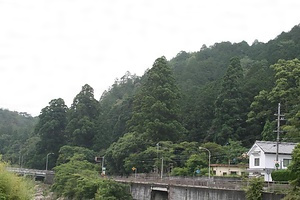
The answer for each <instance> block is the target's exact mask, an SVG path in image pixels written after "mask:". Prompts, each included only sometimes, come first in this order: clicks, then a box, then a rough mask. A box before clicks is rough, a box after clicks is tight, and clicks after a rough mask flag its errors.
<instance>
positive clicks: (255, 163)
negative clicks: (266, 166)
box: [254, 158, 259, 166]
mask: <svg viewBox="0 0 300 200" xmlns="http://www.w3.org/2000/svg"><path fill="white" fill-rule="evenodd" d="M254 166H259V158H254Z"/></svg>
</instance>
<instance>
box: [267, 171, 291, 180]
mask: <svg viewBox="0 0 300 200" xmlns="http://www.w3.org/2000/svg"><path fill="white" fill-rule="evenodd" d="M271 176H272V180H273V181H290V180H294V179H296V178H297V177H296V176H295V174H294V173H292V172H291V171H290V170H286V169H280V170H274V171H273V172H272V174H271Z"/></svg>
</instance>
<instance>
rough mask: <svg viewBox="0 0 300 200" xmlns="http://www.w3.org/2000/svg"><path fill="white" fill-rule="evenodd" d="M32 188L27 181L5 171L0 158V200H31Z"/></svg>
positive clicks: (4, 165)
mask: <svg viewBox="0 0 300 200" xmlns="http://www.w3.org/2000/svg"><path fill="white" fill-rule="evenodd" d="M32 197H33V187H32V184H30V182H29V181H28V180H26V179H25V178H23V177H18V176H17V175H15V174H13V173H10V172H8V171H7V170H6V164H5V163H3V162H1V157H0V199H4V200H18V199H22V200H31V199H32Z"/></svg>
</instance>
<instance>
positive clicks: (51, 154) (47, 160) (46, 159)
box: [46, 153, 54, 171]
mask: <svg viewBox="0 0 300 200" xmlns="http://www.w3.org/2000/svg"><path fill="white" fill-rule="evenodd" d="M53 154H54V153H48V154H47V156H46V171H47V170H48V157H49V155H53Z"/></svg>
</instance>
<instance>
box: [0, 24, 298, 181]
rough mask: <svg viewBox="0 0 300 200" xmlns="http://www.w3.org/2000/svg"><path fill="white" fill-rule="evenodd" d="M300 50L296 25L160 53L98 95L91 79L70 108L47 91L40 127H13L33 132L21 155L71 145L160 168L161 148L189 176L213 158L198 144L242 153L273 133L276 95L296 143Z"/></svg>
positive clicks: (222, 159)
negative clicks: (267, 35)
mask: <svg viewBox="0 0 300 200" xmlns="http://www.w3.org/2000/svg"><path fill="white" fill-rule="evenodd" d="M145 53H146V52H145ZM299 59H300V26H299V25H298V26H295V27H294V28H292V30H291V31H290V32H287V33H284V32H283V33H281V34H280V35H279V36H278V37H277V38H275V39H273V40H270V41H269V42H268V43H261V42H259V41H254V42H253V44H251V45H249V44H247V43H246V42H244V41H243V42H240V43H234V44H232V43H230V42H222V43H216V44H214V45H212V46H210V47H207V46H206V45H203V46H202V47H201V49H200V50H199V51H197V52H185V51H181V52H179V53H178V54H177V55H176V56H175V57H174V58H172V59H171V60H169V61H168V60H166V58H165V57H161V58H158V59H156V60H155V61H154V64H153V67H152V68H150V69H148V70H147V71H146V72H145V74H144V75H143V76H142V77H138V76H136V75H133V74H130V73H129V72H127V73H126V74H125V75H124V76H123V77H122V78H120V79H118V80H116V81H115V83H114V84H113V85H112V86H111V87H110V88H109V89H108V90H107V91H105V92H104V93H103V94H102V96H101V98H100V99H99V100H96V99H95V98H94V90H93V88H92V87H91V86H90V85H88V84H86V85H84V86H83V87H82V89H81V91H80V92H79V93H78V94H77V95H76V96H75V98H74V100H73V103H72V105H71V106H70V107H69V108H68V107H67V106H66V105H65V102H64V100H63V99H53V100H49V101H50V103H49V105H48V106H46V107H45V108H44V109H42V111H41V114H40V116H39V121H38V123H37V125H36V126H35V129H34V131H32V132H28V133H27V132H26V133H25V132H24V135H20V134H19V133H18V134H17V135H18V137H24V138H26V139H27V141H26V143H25V142H24V143H23V144H26V149H25V150H24V154H26V155H28V157H29V160H26V161H25V164H26V165H27V166H28V167H35V168H43V167H44V163H45V157H46V154H47V153H49V152H52V153H54V155H53V156H50V158H49V159H50V162H49V166H50V167H53V166H55V162H56V160H57V159H58V157H59V154H60V153H61V150H62V149H63V148H62V147H63V146H65V145H69V146H79V147H83V148H86V149H89V150H92V151H93V152H94V154H95V155H97V156H99V157H101V156H104V155H105V158H106V161H107V163H106V164H107V169H108V171H109V172H110V173H119V174H124V173H130V172H131V169H132V166H136V167H138V168H139V170H140V171H139V172H150V171H153V170H154V168H155V167H154V166H156V168H155V169H156V170H157V168H158V166H159V162H160V161H159V158H161V157H164V158H166V160H165V162H167V163H168V165H169V167H172V168H174V169H175V168H176V170H174V173H175V174H181V175H182V174H185V175H190V174H192V173H193V172H194V170H195V169H196V168H199V166H200V167H201V168H205V166H206V165H207V163H206V162H207V161H205V159H203V156H204V155H203V154H201V153H200V154H199V149H198V147H199V146H200V145H201V146H203V147H206V148H208V149H210V150H213V155H212V161H213V162H215V163H228V162H234V163H238V162H245V159H244V158H243V157H241V155H242V153H244V152H246V151H247V148H248V147H250V146H251V145H252V144H253V142H254V141H255V140H274V133H273V130H274V129H275V124H276V121H275V117H276V116H274V113H276V112H277V111H276V110H277V105H278V103H281V104H282V113H284V114H285V118H286V120H285V122H284V124H283V126H282V128H283V129H284V130H285V132H284V134H282V136H281V140H284V141H294V142H299V141H300V137H299V128H300V122H299V115H300V113H299V105H298V102H299V98H300V93H299V92H300V85H299V84H300V81H299V77H300V74H299V73H300V61H299ZM30 130H31V129H30ZM12 132H13V131H11V133H12ZM0 133H1V139H0V144H2V143H3V142H5V144H7V145H6V146H5V145H4V146H1V151H2V152H1V153H2V154H8V152H9V151H12V149H13V144H14V142H15V141H12V140H11V138H13V137H12V134H10V133H8V132H7V131H6V132H5V127H3V126H2V127H1V129H0ZM8 135H9V136H8ZM16 141H19V139H18V140H16ZM27 144H28V145H27ZM16 145H19V144H16ZM32 147H34V148H32ZM18 148H20V147H18ZM74 148H75V147H74ZM231 149H234V151H232V150H231ZM14 152H16V151H14ZM7 159H10V160H11V161H12V162H16V160H15V159H12V158H7ZM204 171H205V170H204Z"/></svg>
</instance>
